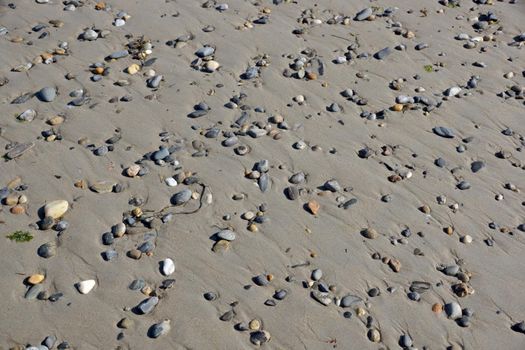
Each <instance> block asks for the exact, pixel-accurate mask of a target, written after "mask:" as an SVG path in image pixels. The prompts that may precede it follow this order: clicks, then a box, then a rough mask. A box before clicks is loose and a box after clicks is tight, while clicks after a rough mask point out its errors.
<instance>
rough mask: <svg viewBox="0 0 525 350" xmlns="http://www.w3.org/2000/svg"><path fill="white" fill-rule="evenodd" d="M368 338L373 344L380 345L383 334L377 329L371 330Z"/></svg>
mask: <svg viewBox="0 0 525 350" xmlns="http://www.w3.org/2000/svg"><path fill="white" fill-rule="evenodd" d="M367 336H368V339H369V340H370V341H371V342H372V343H379V342H380V341H381V333H380V332H379V330H377V329H376V328H371V329H369V330H368V333H367Z"/></svg>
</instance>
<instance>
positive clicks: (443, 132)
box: [432, 126, 454, 139]
mask: <svg viewBox="0 0 525 350" xmlns="http://www.w3.org/2000/svg"><path fill="white" fill-rule="evenodd" d="M432 131H434V133H435V134H436V135H439V136H441V137H444V138H447V139H452V138H454V131H453V130H452V129H450V128H446V127H444V126H437V127H435V128H433V129H432Z"/></svg>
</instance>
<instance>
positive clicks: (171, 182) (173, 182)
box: [164, 177, 177, 187]
mask: <svg viewBox="0 0 525 350" xmlns="http://www.w3.org/2000/svg"><path fill="white" fill-rule="evenodd" d="M164 182H165V183H166V185H168V186H170V187H175V186H177V180H175V179H174V178H172V177H167V178H166V179H165V180H164Z"/></svg>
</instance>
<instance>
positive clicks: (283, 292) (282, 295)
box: [273, 289, 288, 300]
mask: <svg viewBox="0 0 525 350" xmlns="http://www.w3.org/2000/svg"><path fill="white" fill-rule="evenodd" d="M286 295H288V292H287V291H286V290H284V289H279V290H277V291H275V294H274V295H273V297H274V298H275V299H277V300H283V299H284V298H286Z"/></svg>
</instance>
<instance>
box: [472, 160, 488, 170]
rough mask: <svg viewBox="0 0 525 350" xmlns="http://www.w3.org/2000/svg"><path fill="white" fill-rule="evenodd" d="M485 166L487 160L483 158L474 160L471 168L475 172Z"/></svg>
mask: <svg viewBox="0 0 525 350" xmlns="http://www.w3.org/2000/svg"><path fill="white" fill-rule="evenodd" d="M484 167H485V162H483V161H481V160H477V161H474V162H472V164H470V170H472V172H473V173H477V172H478V171H480V170H481V169H483V168H484Z"/></svg>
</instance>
